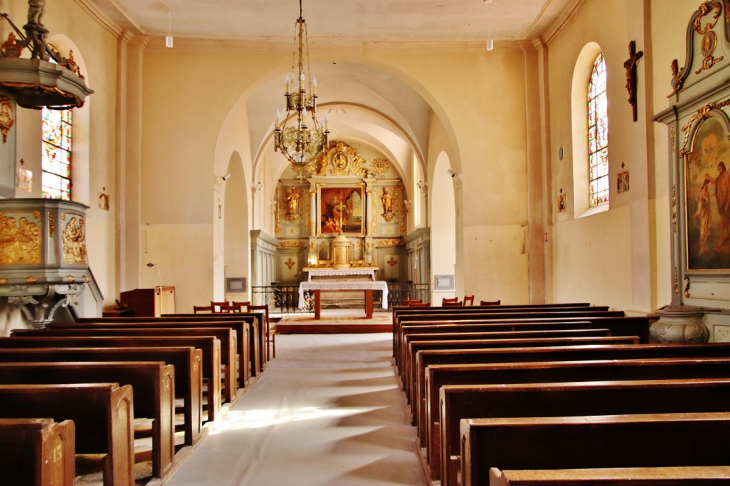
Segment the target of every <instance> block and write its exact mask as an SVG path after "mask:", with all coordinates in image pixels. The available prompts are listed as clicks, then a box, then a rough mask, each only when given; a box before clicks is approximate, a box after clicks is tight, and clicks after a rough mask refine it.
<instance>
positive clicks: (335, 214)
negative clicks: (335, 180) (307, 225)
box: [317, 183, 367, 238]
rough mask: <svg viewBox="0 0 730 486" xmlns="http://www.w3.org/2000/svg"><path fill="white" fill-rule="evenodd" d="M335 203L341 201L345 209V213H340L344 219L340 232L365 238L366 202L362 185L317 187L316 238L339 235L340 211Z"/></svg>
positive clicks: (363, 185)
mask: <svg viewBox="0 0 730 486" xmlns="http://www.w3.org/2000/svg"><path fill="white" fill-rule="evenodd" d="M358 199H359V201H358ZM337 201H343V203H344V207H345V211H343V212H342V214H343V215H344V218H345V220H343V224H342V226H344V228H343V231H342V232H343V233H344V234H346V235H351V236H365V224H366V222H367V200H366V198H365V184H364V183H357V184H340V185H336V186H335V185H333V186H327V185H318V188H317V206H318V209H319V210H318V212H317V213H318V215H319V222H318V224H317V236H322V237H325V238H326V237H330V236H331V237H335V236H337V235H339V234H340V229H339V222H338V218H339V214H340V211H338V210H337V209H336V206H335V205H336V203H337ZM358 206H359V208H358ZM358 213H359V214H358Z"/></svg>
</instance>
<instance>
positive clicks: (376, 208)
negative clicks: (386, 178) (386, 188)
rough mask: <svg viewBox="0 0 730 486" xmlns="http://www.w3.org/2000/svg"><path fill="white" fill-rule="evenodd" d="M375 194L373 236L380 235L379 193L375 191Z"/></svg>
mask: <svg viewBox="0 0 730 486" xmlns="http://www.w3.org/2000/svg"><path fill="white" fill-rule="evenodd" d="M373 193H375V197H373V198H371V200H372V206H373V215H374V217H373V235H377V234H378V216H377V215H378V199H379V198H378V194H377V193H378V191H373Z"/></svg>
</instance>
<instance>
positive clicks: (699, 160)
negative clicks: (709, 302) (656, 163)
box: [684, 117, 730, 271]
mask: <svg viewBox="0 0 730 486" xmlns="http://www.w3.org/2000/svg"><path fill="white" fill-rule="evenodd" d="M692 147H693V149H692V152H690V153H688V154H686V155H685V178H684V184H685V193H684V195H685V198H684V201H685V218H686V219H685V229H686V234H685V245H686V251H687V270H688V271H692V270H715V271H722V270H724V271H728V270H730V174H729V173H728V172H727V169H728V165H730V140H728V133H727V130H726V128H725V124H724V123H723V122H721V121H720V120H719V119H717V118H715V117H710V118H707V119H706V120H705V121H704V122H703V123H702V124H701V125H700V126H699V127H698V128H697V130H696V131H695V134H694V142H693V144H692Z"/></svg>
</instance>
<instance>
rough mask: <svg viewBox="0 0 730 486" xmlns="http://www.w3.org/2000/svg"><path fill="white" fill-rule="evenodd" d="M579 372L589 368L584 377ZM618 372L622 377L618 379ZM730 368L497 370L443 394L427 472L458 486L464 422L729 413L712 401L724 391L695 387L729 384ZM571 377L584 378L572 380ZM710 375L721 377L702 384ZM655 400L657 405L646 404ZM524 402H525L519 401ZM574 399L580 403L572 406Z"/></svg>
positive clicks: (587, 364) (604, 366)
mask: <svg viewBox="0 0 730 486" xmlns="http://www.w3.org/2000/svg"><path fill="white" fill-rule="evenodd" d="M535 365H538V366H540V365H543V363H535ZM581 366H585V368H586V370H587V371H586V372H585V373H583V372H582V370H581ZM614 368H616V369H617V370H618V371H616V372H614V373H612V370H613V369H614ZM715 368H718V369H715ZM729 368H730V365H729V364H728V362H725V363H724V364H718V363H705V364H698V365H696V366H694V367H693V365H692V364H685V365H682V364H676V365H672V364H671V363H667V362H665V363H664V364H659V365H648V364H647V365H644V364H641V363H636V362H634V363H629V362H616V364H615V365H612V364H611V363H610V362H604V363H600V364H597V363H596V364H591V363H590V362H573V363H566V364H565V366H561V365H560V364H555V365H554V366H553V367H550V365H547V366H542V367H541V368H536V369H535V372H534V373H533V369H531V368H529V367H528V368H522V369H513V370H509V371H507V370H498V371H497V372H496V373H494V374H492V376H491V377H485V380H484V383H483V384H481V383H480V384H471V385H444V386H443V387H441V389H440V391H439V395H440V399H439V409H440V411H439V413H438V414H439V417H438V418H437V419H436V420H438V422H437V424H438V425H434V424H431V425H432V426H431V427H430V428H429V440H430V441H432V442H431V443H430V444H429V448H428V460H429V470H430V471H431V473H432V478H433V479H438V478H439V477H440V479H441V481H442V483H441V484H443V485H455V484H456V482H455V477H456V476H455V474H456V471H458V466H457V467H455V466H454V462H457V464H458V461H456V460H455V459H454V457H455V456H456V457H458V453H459V422H460V420H461V419H467V418H493V417H533V416H555V415H565V416H568V415H604V414H611V413H616V414H625V413H657V412H685V411H686V412H723V411H726V410H728V406H727V405H720V402H718V401H717V400H716V399H715V396H716V395H714V393H718V395H717V397H720V396H724V392H723V393H719V392H717V390H716V389H713V391H709V392H708V391H707V390H709V389H710V388H707V389H704V388H702V386H700V387H699V388H695V386H696V385H697V384H698V383H712V384H713V385H712V386H714V385H715V384H718V383H724V384H725V386H727V385H730V373H729ZM500 371H506V372H505V373H504V374H503V377H504V378H505V380H504V381H500V380H499V379H498V378H497V376H498V375H499V374H500ZM522 371H524V372H523V373H521V372H522ZM663 372H664V373H665V374H666V376H665V377H664V378H666V380H664V379H662V380H657V379H656V376H661V374H662V373H663ZM572 373H575V374H576V375H579V376H575V377H574V376H573V375H572ZM675 374H676V376H675ZM528 375H529V377H528ZM612 375H615V376H616V377H617V378H616V380H615V381H606V382H604V383H597V382H600V381H603V380H611V378H610V377H611V376H612ZM712 376H717V377H718V378H714V379H713V380H712V381H708V382H705V381H702V379H706V378H707V377H712ZM687 377H689V378H687ZM489 378H492V380H493V381H490V380H489ZM669 379H671V380H669ZM530 380H534V381H530ZM626 380H631V381H626ZM667 380H669V381H667ZM551 381H552V382H551ZM593 382H596V383H593ZM545 383H546V384H545ZM626 383H629V385H626ZM543 384H545V385H543ZM685 384H688V385H687V386H684V385H685ZM693 390H694V391H696V394H695V395H692V394H693V393H694V392H693ZM697 390H699V391H697ZM704 393H709V395H707V396H709V397H710V398H708V401H707V402H706V403H697V400H700V399H701V397H704V396H706V395H704ZM692 397H695V398H692ZM650 398H651V399H652V400H655V401H651V400H649V401H645V400H648V399H650ZM523 399H524V400H526V401H525V402H523V401H521V400H523ZM665 399H666V400H665ZM533 400H535V401H533ZM571 400H580V402H579V403H578V402H576V403H569V401H571ZM665 401H666V402H668V403H664V402H665ZM500 407H503V408H500ZM505 414H507V415H505ZM509 414H513V415H509Z"/></svg>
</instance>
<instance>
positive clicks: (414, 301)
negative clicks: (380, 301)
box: [403, 299, 423, 307]
mask: <svg viewBox="0 0 730 486" xmlns="http://www.w3.org/2000/svg"><path fill="white" fill-rule="evenodd" d="M422 303H423V300H421V299H403V305H405V306H407V307H409V306H410V305H411V304H422Z"/></svg>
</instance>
